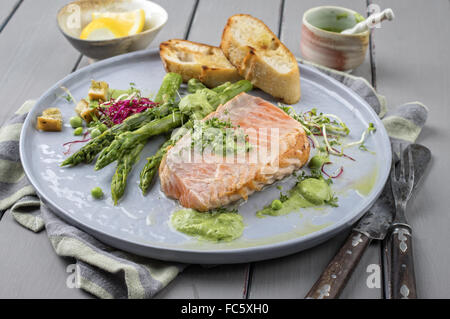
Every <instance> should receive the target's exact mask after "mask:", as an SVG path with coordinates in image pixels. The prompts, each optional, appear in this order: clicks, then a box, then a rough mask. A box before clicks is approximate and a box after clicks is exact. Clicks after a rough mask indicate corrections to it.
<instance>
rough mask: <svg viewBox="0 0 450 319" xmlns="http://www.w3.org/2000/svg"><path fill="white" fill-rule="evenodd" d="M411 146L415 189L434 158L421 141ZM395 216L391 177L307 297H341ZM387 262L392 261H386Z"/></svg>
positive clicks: (386, 231) (382, 237) (384, 234)
mask: <svg viewBox="0 0 450 319" xmlns="http://www.w3.org/2000/svg"><path fill="white" fill-rule="evenodd" d="M408 147H411V148H412V155H413V160H414V163H418V164H417V165H416V164H415V173H417V174H418V175H417V177H416V179H415V181H414V183H415V184H414V190H415V189H416V188H417V185H418V184H419V182H420V180H421V179H422V176H423V175H424V171H425V168H426V166H427V164H428V162H429V161H430V158H431V152H430V151H429V150H428V149H427V148H426V147H425V146H422V145H419V144H410V145H409V146H408ZM427 154H428V156H427ZM427 158H428V160H427ZM419 163H420V164H419ZM416 170H417V172H416ZM415 176H416V175H415ZM394 215H395V205H394V199H393V195H392V190H391V183H390V180H388V182H387V183H386V185H385V187H384V189H383V191H382V193H381V195H380V197H379V198H378V199H377V201H376V202H375V204H374V205H373V206H372V207H371V208H370V210H369V211H368V212H367V213H366V214H365V215H364V216H363V217H362V218H361V219H360V220H359V222H358V223H357V224H356V226H355V227H354V228H353V230H352V232H351V234H350V236H349V237H348V238H347V240H346V241H345V243H344V245H343V246H342V247H341V249H340V250H339V251H338V253H337V254H336V256H335V257H334V258H333V259H332V260H331V262H330V263H329V264H328V266H327V268H326V269H325V270H324V272H323V273H322V275H321V276H320V278H319V279H318V280H317V281H316V283H315V284H314V286H313V287H312V288H311V290H310V291H309V292H308V294H307V295H306V298H313V299H331V298H337V297H339V295H340V293H341V292H342V290H343V289H344V287H345V285H346V284H347V282H348V279H349V278H350V276H351V274H352V273H353V271H354V269H355V268H356V266H357V265H358V263H359V261H360V260H361V257H362V255H363V254H364V252H365V251H366V249H367V247H368V246H369V244H370V242H371V241H372V240H383V239H384V238H385V237H386V234H387V233H388V231H389V228H390V226H391V224H392V221H393V219H394ZM386 262H389V261H388V260H386ZM384 278H385V277H384ZM388 280H389V279H388Z"/></svg>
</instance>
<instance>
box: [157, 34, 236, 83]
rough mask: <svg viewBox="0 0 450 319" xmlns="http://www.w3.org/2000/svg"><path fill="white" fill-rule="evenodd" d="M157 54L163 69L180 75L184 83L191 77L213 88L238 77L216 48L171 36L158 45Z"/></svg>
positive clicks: (220, 51)
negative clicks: (171, 37) (170, 38)
mask: <svg viewBox="0 0 450 319" xmlns="http://www.w3.org/2000/svg"><path fill="white" fill-rule="evenodd" d="M159 53H160V56H161V60H162V62H163V65H164V68H165V69H166V71H167V72H175V73H178V74H181V76H182V78H183V81H184V82H187V81H189V80H190V79H192V78H195V79H198V80H200V81H201V82H202V83H203V84H205V85H206V86H208V87H216V86H218V85H220V84H222V83H225V82H228V81H229V82H235V81H238V80H240V79H242V78H241V76H240V75H239V72H238V71H237V69H236V68H235V67H234V66H233V65H232V64H231V63H230V62H229V61H228V60H227V58H226V57H225V55H224V54H223V52H222V50H221V49H220V48H219V47H214V46H210V45H207V44H202V43H197V42H192V41H186V40H179V39H172V40H168V41H165V42H162V43H161V44H160V46H159Z"/></svg>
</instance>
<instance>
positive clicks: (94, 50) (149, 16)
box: [57, 0, 168, 59]
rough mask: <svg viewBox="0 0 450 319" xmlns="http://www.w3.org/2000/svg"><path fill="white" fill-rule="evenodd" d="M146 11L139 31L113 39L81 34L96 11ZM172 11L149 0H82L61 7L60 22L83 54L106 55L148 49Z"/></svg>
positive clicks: (70, 39)
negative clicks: (95, 39) (143, 22)
mask: <svg viewBox="0 0 450 319" xmlns="http://www.w3.org/2000/svg"><path fill="white" fill-rule="evenodd" d="M137 9H144V11H145V25H144V30H143V31H142V32H141V33H139V34H136V35H131V36H126V37H121V38H116V39H111V40H100V41H94V40H83V39H80V34H81V31H82V30H83V28H84V27H85V26H86V25H87V24H88V23H89V22H91V20H92V12H94V11H99V12H108V11H112V12H124V11H132V10H137ZM167 19H168V14H167V12H166V10H164V8H162V7H161V6H159V5H158V4H156V3H154V2H151V1H146V0H78V1H74V2H71V3H69V4H67V5H65V6H64V7H62V8H61V9H60V10H59V11H58V15H57V21H58V26H59V29H60V30H61V32H62V33H63V35H64V36H65V37H66V38H67V39H68V40H69V42H70V43H71V44H72V45H73V46H74V47H75V48H76V49H77V50H78V51H80V52H81V53H82V54H84V55H86V56H88V57H90V58H93V59H105V58H109V57H112V56H116V55H119V54H123V53H127V52H132V51H137V50H142V49H145V48H147V47H148V46H149V44H150V43H151V42H152V41H153V40H154V39H155V37H156V35H157V34H158V32H159V31H160V30H161V28H162V27H163V26H164V25H165V24H166V22H167Z"/></svg>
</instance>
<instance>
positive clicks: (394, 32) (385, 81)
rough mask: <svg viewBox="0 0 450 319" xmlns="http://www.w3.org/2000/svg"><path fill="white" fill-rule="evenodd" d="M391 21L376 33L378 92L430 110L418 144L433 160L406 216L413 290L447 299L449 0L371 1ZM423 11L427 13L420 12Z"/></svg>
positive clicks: (449, 280) (449, 260)
mask: <svg viewBox="0 0 450 319" xmlns="http://www.w3.org/2000/svg"><path fill="white" fill-rule="evenodd" d="M376 3H377V4H379V5H380V7H381V9H384V8H386V7H390V8H392V9H393V10H394V13H395V15H396V18H395V20H394V21H393V22H386V23H384V24H383V25H382V26H381V28H380V29H378V30H375V40H376V50H375V61H376V70H377V82H378V90H379V92H380V93H381V94H384V95H386V97H387V101H388V106H389V107H393V106H396V105H400V104H402V103H405V102H409V101H416V100H418V101H421V102H423V103H424V104H426V105H427V106H428V107H429V109H430V112H429V117H428V121H427V124H426V127H425V128H424V129H423V132H422V134H421V135H420V137H419V139H418V142H419V143H421V144H424V145H426V146H427V147H429V148H430V149H431V151H432V153H433V160H432V164H431V169H430V170H429V174H428V176H426V177H425V180H424V183H423V184H422V187H421V189H420V191H419V192H418V194H417V195H416V197H415V198H414V199H413V202H412V203H411V204H410V205H409V211H408V212H407V216H408V218H409V222H410V223H411V225H412V228H413V241H414V242H413V245H414V255H415V256H414V259H415V268H416V276H417V291H418V295H419V297H421V298H450V289H449V287H450V277H449V276H448V264H449V263H450V251H449V249H448V239H449V236H448V229H449V228H450V219H449V218H448V204H447V201H446V200H445V199H446V198H448V181H449V180H450V171H449V169H448V159H449V158H450V149H449V148H448V147H447V146H448V137H449V136H450V126H449V125H448V119H449V118H450V108H449V105H450V92H449V89H448V88H449V84H450V74H449V70H450V69H449V56H450V43H449V41H448V34H449V33H450V21H449V20H448V16H449V14H450V2H449V1H433V2H432V3H430V2H423V1H419V0H413V1H409V0H408V1H407V0H399V1H385V0H383V1H376ZM425 12H426V14H425Z"/></svg>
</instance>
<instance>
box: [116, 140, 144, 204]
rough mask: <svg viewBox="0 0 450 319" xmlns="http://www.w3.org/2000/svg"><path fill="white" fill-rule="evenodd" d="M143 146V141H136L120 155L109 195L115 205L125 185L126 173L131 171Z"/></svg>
mask: <svg viewBox="0 0 450 319" xmlns="http://www.w3.org/2000/svg"><path fill="white" fill-rule="evenodd" d="M144 146H145V142H142V143H138V144H137V145H136V147H135V148H133V149H132V150H131V151H130V152H127V153H126V154H123V155H122V156H120V158H119V160H118V163H117V168H116V172H115V173H114V176H113V178H112V182H111V195H112V198H113V200H114V205H117V201H118V200H119V199H120V198H121V197H122V196H123V193H124V192H125V187H126V186H127V177H128V174H129V173H130V172H131V169H132V168H133V165H134V164H136V162H137V161H138V160H139V154H140V153H141V151H142V149H143V148H144Z"/></svg>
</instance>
